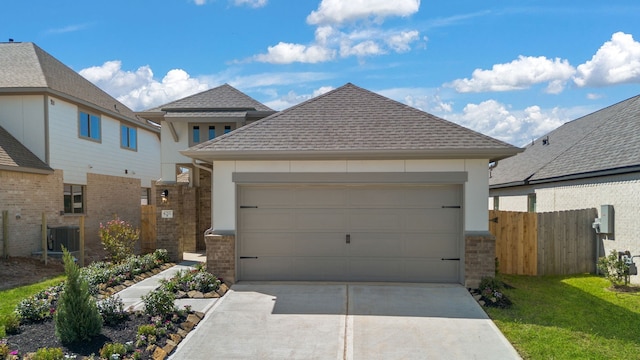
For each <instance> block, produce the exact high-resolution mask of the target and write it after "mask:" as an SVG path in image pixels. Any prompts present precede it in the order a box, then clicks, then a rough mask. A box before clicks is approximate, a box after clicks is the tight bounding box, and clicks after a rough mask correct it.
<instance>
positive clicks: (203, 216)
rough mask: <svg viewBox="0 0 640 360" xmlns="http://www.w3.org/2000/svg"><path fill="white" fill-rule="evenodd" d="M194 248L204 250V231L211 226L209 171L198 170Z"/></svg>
mask: <svg viewBox="0 0 640 360" xmlns="http://www.w3.org/2000/svg"><path fill="white" fill-rule="evenodd" d="M197 197H198V225H197V233H196V250H205V249H206V244H205V242H204V232H205V231H207V230H208V229H209V228H211V173H210V172H208V171H205V170H200V185H199V188H198V194H197Z"/></svg>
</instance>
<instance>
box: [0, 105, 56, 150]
mask: <svg viewBox="0 0 640 360" xmlns="http://www.w3.org/2000/svg"><path fill="white" fill-rule="evenodd" d="M0 126H2V127H3V128H4V129H5V130H7V131H8V132H9V133H10V134H11V135H13V137H15V138H16V139H18V141H20V142H21V143H22V144H23V145H24V146H26V147H27V148H28V149H29V150H31V152H33V153H34V154H35V155H36V156H37V157H38V158H40V160H42V161H45V162H46V161H47V159H46V143H45V134H44V133H45V127H44V95H11V96H0Z"/></svg>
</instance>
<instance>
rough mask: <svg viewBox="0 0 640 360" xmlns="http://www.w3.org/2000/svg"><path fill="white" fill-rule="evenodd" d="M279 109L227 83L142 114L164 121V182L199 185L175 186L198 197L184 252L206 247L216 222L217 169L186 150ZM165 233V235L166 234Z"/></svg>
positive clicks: (188, 217)
mask: <svg viewBox="0 0 640 360" xmlns="http://www.w3.org/2000/svg"><path fill="white" fill-rule="evenodd" d="M273 113H275V111H274V110H272V109H270V108H269V107H267V106H265V105H263V104H262V103H260V102H258V101H256V100H254V99H253V98H251V97H249V96H248V95H246V94H244V93H242V92H241V91H239V90H237V89H235V88H234V87H232V86H230V85H227V84H224V85H221V86H218V87H215V88H213V89H209V90H206V91H203V92H200V93H198V94H195V95H191V96H188V97H185V98H183V99H179V100H176V101H172V102H170V103H168V104H164V105H160V106H157V107H155V108H152V109H148V110H145V111H141V112H138V113H137V114H138V116H140V117H143V118H145V119H148V120H150V121H153V122H155V123H158V124H161V128H162V150H161V154H162V156H161V162H162V177H161V181H159V182H158V183H159V184H163V185H168V184H175V183H185V182H187V183H189V184H190V186H191V187H192V188H193V189H191V190H194V191H191V192H189V190H185V189H180V188H179V187H177V188H175V191H172V190H169V191H170V192H171V193H174V192H180V193H181V194H182V197H183V198H185V197H193V199H192V200H189V201H188V204H187V205H185V209H184V210H185V211H186V212H188V214H183V215H185V216H184V221H182V223H181V224H180V226H181V227H182V230H181V232H180V234H178V237H180V238H181V242H182V243H184V248H183V249H182V250H183V251H196V250H204V248H205V244H204V236H203V234H204V232H205V231H206V230H207V229H209V228H210V227H211V197H210V194H211V168H210V167H207V166H206V165H207V164H198V163H196V162H195V161H194V160H193V159H191V158H188V157H186V156H184V155H182V154H181V153H180V151H181V150H185V149H187V148H189V147H191V146H194V145H197V144H200V143H202V142H204V141H208V140H211V139H214V138H216V137H219V136H222V135H224V134H227V133H229V132H231V131H233V130H235V129H237V128H239V127H242V126H244V125H246V124H250V123H252V122H254V121H256V120H259V119H261V118H263V117H265V116H268V115H271V114H273ZM163 188H164V189H166V188H169V189H171V188H172V187H170V186H164V187H163ZM187 193H188V194H187ZM183 200H184V199H183ZM194 206H195V208H193V207H194ZM164 235H166V234H159V236H160V237H162V236H164ZM174 240H175V239H174ZM160 243H162V239H160Z"/></svg>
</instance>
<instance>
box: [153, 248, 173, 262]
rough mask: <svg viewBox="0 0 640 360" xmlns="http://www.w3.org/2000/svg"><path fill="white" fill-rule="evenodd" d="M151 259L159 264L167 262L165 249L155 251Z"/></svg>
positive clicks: (167, 255) (167, 253)
mask: <svg viewBox="0 0 640 360" xmlns="http://www.w3.org/2000/svg"><path fill="white" fill-rule="evenodd" d="M153 257H154V259H155V260H156V262H158V263H160V264H164V263H166V262H169V252H168V251H167V250H166V249H157V250H156V251H154V252H153Z"/></svg>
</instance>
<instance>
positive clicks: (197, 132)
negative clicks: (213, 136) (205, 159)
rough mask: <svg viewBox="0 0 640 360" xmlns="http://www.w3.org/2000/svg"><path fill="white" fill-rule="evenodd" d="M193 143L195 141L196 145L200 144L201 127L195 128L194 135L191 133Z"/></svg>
mask: <svg viewBox="0 0 640 360" xmlns="http://www.w3.org/2000/svg"><path fill="white" fill-rule="evenodd" d="M191 141H193V143H194V144H197V143H199V142H200V126H197V125H196V126H194V127H193V130H192V133H191Z"/></svg>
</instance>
